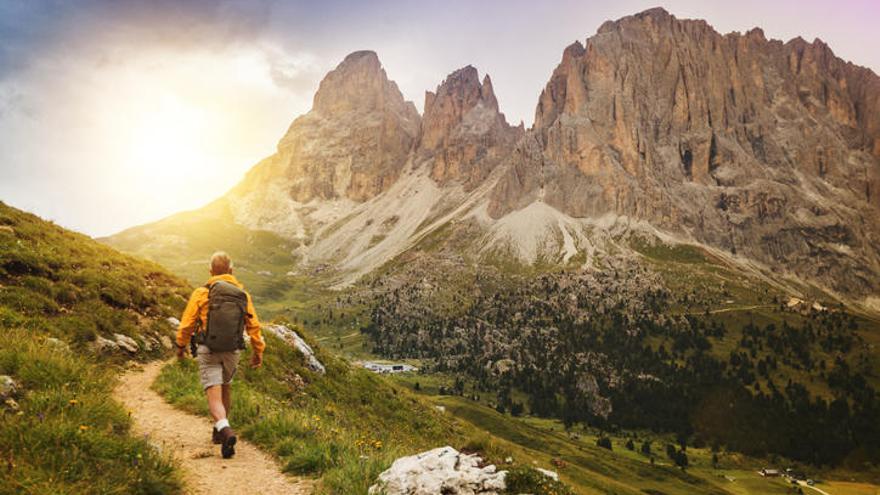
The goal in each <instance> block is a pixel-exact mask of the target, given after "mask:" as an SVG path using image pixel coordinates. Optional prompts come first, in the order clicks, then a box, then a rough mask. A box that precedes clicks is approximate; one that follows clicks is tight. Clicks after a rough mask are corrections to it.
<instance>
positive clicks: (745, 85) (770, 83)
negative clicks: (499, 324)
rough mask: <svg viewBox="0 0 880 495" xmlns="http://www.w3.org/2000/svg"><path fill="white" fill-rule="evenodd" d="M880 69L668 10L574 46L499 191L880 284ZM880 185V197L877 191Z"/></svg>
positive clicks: (819, 273)
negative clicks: (722, 30)
mask: <svg viewBox="0 0 880 495" xmlns="http://www.w3.org/2000/svg"><path fill="white" fill-rule="evenodd" d="M878 98H880V79H878V78H877V76H876V75H875V74H873V73H872V72H870V71H868V70H866V69H863V68H859V67H856V66H854V65H852V64H849V63H845V62H843V61H841V60H840V59H838V58H836V57H835V56H834V55H833V53H831V50H830V49H829V48H828V46H827V45H825V44H824V43H822V42H821V41H818V40H817V41H815V42H813V43H812V44H808V43H806V42H804V41H803V40H801V39H795V40H792V41H790V42H788V43H782V42H779V41H775V40H767V39H766V38H765V37H764V35H763V33H762V32H761V31H760V30H759V29H754V30H752V31H749V32H748V33H746V34H744V35H741V34H739V33H731V34H728V35H720V34H718V33H717V32H715V31H714V30H713V29H712V28H711V27H710V26H709V25H708V24H706V23H705V22H704V21H694V20H678V19H676V18H675V17H673V16H671V15H669V14H668V13H667V12H665V11H663V10H662V9H654V10H650V11H646V12H643V13H641V14H638V15H635V16H631V17H626V18H623V19H621V20H619V21H616V22H607V23H605V24H604V25H603V26H602V27H601V28H600V29H599V32H598V33H597V34H596V35H595V36H593V37H591V38H589V39H587V41H586V44H581V43H579V42H577V43H574V44H573V45H571V46H569V47H568V48H567V49H566V50H565V52H564V54H563V57H562V61H561V63H560V64H559V66H558V67H557V68H556V70H555V71H554V73H553V76H552V77H551V79H550V82H549V83H548V84H547V87H546V88H545V89H544V91H543V93H542V94H541V97H540V100H539V103H538V107H537V110H536V113H535V126H534V128H533V129H532V131H531V132H530V133H529V135H528V136H527V138H526V139H524V140H523V141H521V142H520V143H519V145H518V146H517V149H516V152H515V158H514V159H513V160H511V164H512V167H511V169H510V170H509V172H508V173H507V174H506V175H505V176H504V177H503V178H502V179H501V181H500V182H499V184H498V186H497V187H496V188H495V190H494V191H493V193H492V203H491V206H490V209H489V211H490V213H491V214H492V216H493V217H495V218H499V217H502V216H503V215H505V214H507V213H509V212H511V211H515V210H517V209H520V208H522V207H524V206H525V205H528V204H529V203H531V202H533V201H535V200H537V199H539V198H542V199H543V201H545V202H546V203H547V204H549V205H550V206H552V207H554V208H556V209H558V210H559V211H562V212H564V213H567V214H569V215H571V216H573V217H598V216H602V215H605V214H615V215H627V216H631V217H635V218H640V219H646V220H648V221H649V222H650V223H651V224H653V225H655V226H658V227H660V228H662V229H666V230H669V231H672V232H675V233H678V234H682V235H685V236H686V237H688V238H691V239H694V240H696V241H698V242H702V243H706V244H709V245H712V246H716V247H719V248H722V249H724V250H727V251H729V252H733V253H737V254H740V255H744V256H746V257H748V258H752V259H756V260H758V261H760V262H762V263H765V264H768V265H771V266H776V267H782V268H783V269H789V270H791V271H793V272H795V273H797V274H799V275H801V276H804V277H807V278H810V279H813V280H822V281H823V282H827V283H829V284H830V286H831V287H832V288H834V289H836V290H840V291H856V292H862V293H870V292H875V291H876V290H877V289H878V283H880V279H878V277H877V273H878V272H880V256H878V250H877V240H878V239H877V236H878V233H880V223H878V218H880V217H878V215H877V213H878V206H880V202H878V195H877V192H876V191H877V187H878V186H880V183H878V180H880V161H878V159H880V154H878V149H877V148H878V139H880V132H878V126H877V122H878V115H880V112H878V110H880V106H878V105H880V100H878ZM872 191H873V193H872Z"/></svg>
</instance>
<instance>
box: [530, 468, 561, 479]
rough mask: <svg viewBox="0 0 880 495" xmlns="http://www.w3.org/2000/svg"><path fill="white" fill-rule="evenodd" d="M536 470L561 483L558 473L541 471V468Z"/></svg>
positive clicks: (547, 470)
mask: <svg viewBox="0 0 880 495" xmlns="http://www.w3.org/2000/svg"><path fill="white" fill-rule="evenodd" d="M535 470H536V471H538V472H539V473H541V474H543V475H544V476H546V477H548V478H550V479H553V480H556V481H559V474H558V473H557V472H556V471H550V470H549V469H541V468H535Z"/></svg>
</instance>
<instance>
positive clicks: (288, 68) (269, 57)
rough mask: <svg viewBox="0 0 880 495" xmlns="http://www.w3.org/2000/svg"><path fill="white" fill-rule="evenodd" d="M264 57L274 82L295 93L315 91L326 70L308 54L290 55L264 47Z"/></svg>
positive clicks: (315, 58) (313, 56)
mask: <svg viewBox="0 0 880 495" xmlns="http://www.w3.org/2000/svg"><path fill="white" fill-rule="evenodd" d="M263 55H264V57H265V59H266V64H267V66H268V70H269V76H270V77H271V78H272V81H273V82H274V83H275V84H276V85H277V86H278V87H280V88H284V89H286V90H289V91H292V92H294V93H298V94H299V93H303V92H308V91H313V90H314V89H315V87H316V86H317V83H318V81H319V80H320V78H321V76H322V75H323V74H324V72H326V68H325V67H324V65H323V64H321V63H320V62H319V59H318V57H316V56H315V55H313V54H311V53H308V52H301V53H289V52H286V51H284V50H282V49H281V48H278V47H264V49H263Z"/></svg>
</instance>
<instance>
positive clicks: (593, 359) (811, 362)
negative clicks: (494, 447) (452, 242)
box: [361, 266, 880, 465]
mask: <svg viewBox="0 0 880 495" xmlns="http://www.w3.org/2000/svg"><path fill="white" fill-rule="evenodd" d="M634 281H635V283H634ZM438 286H439V284H431V283H426V282H425V281H419V282H418V283H410V284H402V285H400V286H398V287H396V288H394V289H393V290H388V291H385V292H383V293H382V295H381V296H379V297H378V298H377V299H376V301H375V303H374V305H373V306H372V308H373V309H372V311H371V315H370V320H369V322H368V324H366V325H365V326H363V328H362V329H361V331H362V332H363V333H364V334H365V335H366V336H367V337H368V339H369V342H370V345H371V346H372V350H373V352H375V353H377V354H379V355H382V356H386V357H389V358H395V359H400V358H418V359H421V360H422V362H423V363H424V364H423V371H426V372H432V371H433V372H447V373H452V374H455V375H457V376H461V377H466V378H467V379H468V380H470V381H472V383H474V389H475V391H478V392H479V393H482V394H493V395H494V396H496V397H497V399H496V407H497V408H498V409H499V410H500V411H506V412H510V413H511V414H514V415H519V414H523V413H526V412H527V413H529V414H533V415H538V416H546V417H556V418H560V419H561V420H563V421H564V422H565V424H566V425H568V426H575V425H578V424H583V425H590V426H594V427H600V428H604V429H607V430H609V431H614V430H617V429H631V428H632V429H639V428H649V429H652V430H654V431H658V432H670V433H674V434H676V435H677V436H678V437H679V438H681V439H683V441H685V442H689V443H691V444H694V445H697V446H699V445H711V446H712V447H716V448H721V447H722V446H723V447H724V448H727V449H729V450H734V451H739V452H743V453H747V454H751V455H763V454H781V455H784V456H786V457H789V458H792V459H797V460H800V461H804V462H809V463H812V464H815V465H840V464H847V465H856V464H859V463H864V462H875V461H877V460H878V459H880V449H878V445H880V423H878V421H877V418H880V397H878V393H877V390H876V388H875V387H874V386H872V384H871V380H870V379H869V378H870V376H871V373H872V372H873V371H872V369H871V366H870V363H871V356H870V348H869V346H868V345H867V344H866V343H865V342H864V339H863V338H862V337H861V336H860V335H859V333H858V330H859V322H858V319H857V318H856V317H854V316H853V315H851V314H849V313H847V312H845V311H843V310H840V309H838V308H834V309H827V308H823V309H821V310H816V309H809V310H808V311H801V312H792V311H790V310H788V309H787V308H786V306H785V305H784V304H782V303H780V302H779V300H778V298H776V297H775V296H774V299H773V302H774V307H773V309H772V313H773V314H774V315H775V317H776V320H775V321H769V322H766V321H762V320H768V319H767V318H759V317H758V315H752V314H751V313H749V312H746V314H747V315H751V316H749V317H748V318H747V319H746V321H745V322H744V323H742V324H739V325H737V324H731V323H730V322H729V321H725V320H724V319H723V318H720V317H717V316H716V315H714V314H712V313H710V312H709V311H708V310H706V311H698V312H687V311H681V310H680V308H681V307H682V302H683V301H684V300H691V301H693V300H694V298H698V297H699V295H696V296H695V295H694V294H684V295H676V294H673V293H672V292H670V291H669V290H666V289H665V288H664V287H663V284H662V283H661V282H660V281H659V280H658V279H656V278H655V277H654V276H653V274H652V273H651V272H650V271H649V270H645V269H643V268H640V267H638V266H630V267H628V268H626V269H625V270H614V271H611V272H565V273H561V274H546V275H542V276H539V277H534V278H527V279H521V280H518V281H517V283H515V284H511V285H510V286H509V287H510V288H509V289H507V290H502V289H500V288H501V287H503V282H499V280H497V279H493V280H489V279H488V278H481V277H479V276H478V277H477V280H475V284H474V287H473V288H472V289H471V290H459V291H455V292H454V293H453V294H451V295H449V294H444V293H442V290H441V289H438ZM441 296H442V297H441ZM414 308H417V310H414ZM777 321H781V323H777ZM463 383H464V382H463V380H457V382H456V386H455V387H450V390H449V391H448V392H449V393H459V394H461V393H463V392H464V385H463ZM523 396H524V397H526V399H525V400H523V399H520V400H516V399H514V397H523Z"/></svg>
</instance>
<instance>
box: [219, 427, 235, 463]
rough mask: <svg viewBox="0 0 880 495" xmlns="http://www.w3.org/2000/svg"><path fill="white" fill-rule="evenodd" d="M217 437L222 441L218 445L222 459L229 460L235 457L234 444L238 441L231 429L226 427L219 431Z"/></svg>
mask: <svg viewBox="0 0 880 495" xmlns="http://www.w3.org/2000/svg"><path fill="white" fill-rule="evenodd" d="M219 435H220V438H221V440H222V442H221V444H220V453H221V454H223V458H224V459H229V458H230V457H232V456H234V455H235V442H236V441H237V440H238V439H237V438H235V432H234V431H232V428H230V427H228V426H226V427H224V428H223V429H222V430H220V432H219Z"/></svg>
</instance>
